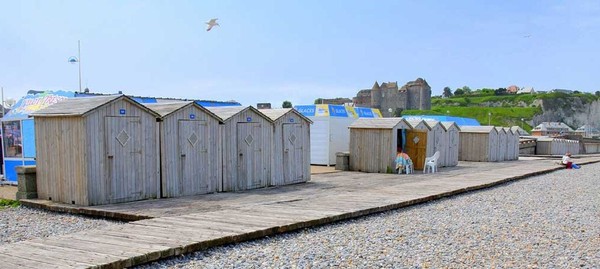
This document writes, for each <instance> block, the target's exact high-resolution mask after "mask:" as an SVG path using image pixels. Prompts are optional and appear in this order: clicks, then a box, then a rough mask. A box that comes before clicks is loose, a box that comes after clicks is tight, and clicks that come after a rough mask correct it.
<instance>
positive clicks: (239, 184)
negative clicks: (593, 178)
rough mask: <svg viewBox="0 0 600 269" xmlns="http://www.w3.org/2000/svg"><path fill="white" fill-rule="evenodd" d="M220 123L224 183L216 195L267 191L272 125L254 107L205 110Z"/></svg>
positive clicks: (269, 172) (209, 108)
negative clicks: (227, 192) (219, 119)
mask: <svg viewBox="0 0 600 269" xmlns="http://www.w3.org/2000/svg"><path fill="white" fill-rule="evenodd" d="M207 109H208V110H209V111H210V112H212V113H214V114H215V115H217V116H218V117H219V118H221V119H222V120H223V124H222V125H221V141H220V142H221V150H222V152H223V160H222V162H223V172H222V173H223V179H222V182H221V184H220V186H218V188H217V189H218V190H219V191H243V190H249V189H257V188H262V187H267V186H269V184H270V182H269V181H270V180H271V154H272V143H273V123H272V121H271V119H269V118H268V117H267V116H265V115H264V114H262V113H261V112H260V111H258V109H256V108H254V107H251V106H249V107H241V106H237V107H207Z"/></svg>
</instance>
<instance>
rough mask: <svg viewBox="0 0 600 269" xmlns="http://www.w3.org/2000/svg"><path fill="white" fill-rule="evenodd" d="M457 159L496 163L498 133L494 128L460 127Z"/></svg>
mask: <svg viewBox="0 0 600 269" xmlns="http://www.w3.org/2000/svg"><path fill="white" fill-rule="evenodd" d="M459 141H460V147H459V152H458V155H459V156H458V159H459V160H461V161H473V162H495V161H497V160H498V159H497V156H498V154H497V152H496V151H497V149H498V131H496V128H495V127H494V126H461V127H460V138H459Z"/></svg>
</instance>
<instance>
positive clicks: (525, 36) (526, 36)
mask: <svg viewBox="0 0 600 269" xmlns="http://www.w3.org/2000/svg"><path fill="white" fill-rule="evenodd" d="M523 37H524V38H528V37H531V35H524V36H523Z"/></svg>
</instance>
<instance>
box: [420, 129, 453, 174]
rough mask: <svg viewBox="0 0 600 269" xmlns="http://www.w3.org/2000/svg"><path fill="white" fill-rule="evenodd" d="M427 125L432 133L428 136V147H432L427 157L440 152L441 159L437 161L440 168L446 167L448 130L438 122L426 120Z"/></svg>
mask: <svg viewBox="0 0 600 269" xmlns="http://www.w3.org/2000/svg"><path fill="white" fill-rule="evenodd" d="M424 121H425V124H427V125H428V126H429V129H430V131H429V132H428V136H427V141H428V143H427V145H428V146H431V150H429V147H428V151H427V156H432V155H433V154H434V153H435V152H436V151H439V152H440V157H439V158H438V160H437V163H438V167H445V166H446V148H447V147H448V144H447V142H446V139H445V136H446V128H445V127H444V126H443V125H442V124H441V122H439V121H437V120H430V119H425V120H424Z"/></svg>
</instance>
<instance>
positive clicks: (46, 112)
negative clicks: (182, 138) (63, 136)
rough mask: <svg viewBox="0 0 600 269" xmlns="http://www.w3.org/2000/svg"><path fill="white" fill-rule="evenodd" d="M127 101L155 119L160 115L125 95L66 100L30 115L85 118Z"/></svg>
mask: <svg viewBox="0 0 600 269" xmlns="http://www.w3.org/2000/svg"><path fill="white" fill-rule="evenodd" d="M121 98H123V99H127V100H129V101H130V102H131V103H133V104H134V105H136V106H138V107H140V108H141V109H143V110H146V111H148V112H149V113H150V114H152V115H154V116H155V117H160V115H159V114H158V113H156V112H154V111H152V110H151V109H149V108H147V107H145V106H143V105H141V104H139V103H138V102H136V101H135V100H133V99H131V98H130V97H127V96H125V95H107V96H93V97H77V98H71V99H66V100H64V101H61V102H58V103H56V104H53V105H51V106H49V107H47V108H44V109H41V110H39V111H37V112H35V113H32V114H30V116H33V117H69V116H72V117H75V116H85V115H86V114H87V113H89V112H91V111H93V110H94V109H96V108H99V107H101V106H104V105H106V104H108V103H112V102H114V101H116V100H119V99H121Z"/></svg>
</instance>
